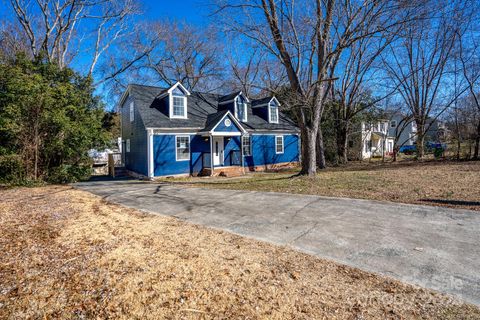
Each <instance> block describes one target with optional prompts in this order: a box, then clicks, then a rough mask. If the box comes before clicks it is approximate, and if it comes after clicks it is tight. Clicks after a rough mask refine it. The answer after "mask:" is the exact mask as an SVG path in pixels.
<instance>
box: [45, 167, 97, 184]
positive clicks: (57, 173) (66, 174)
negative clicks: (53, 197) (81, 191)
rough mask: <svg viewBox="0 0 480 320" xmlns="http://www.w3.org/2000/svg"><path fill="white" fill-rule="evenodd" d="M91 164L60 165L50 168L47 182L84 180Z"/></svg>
mask: <svg viewBox="0 0 480 320" xmlns="http://www.w3.org/2000/svg"><path fill="white" fill-rule="evenodd" d="M91 170H92V169H91V166H89V165H67V164H65V165H61V166H58V167H55V168H51V169H50V172H49V174H48V179H47V180H48V182H51V183H72V182H77V181H80V180H85V179H88V178H89V177H90V174H91Z"/></svg>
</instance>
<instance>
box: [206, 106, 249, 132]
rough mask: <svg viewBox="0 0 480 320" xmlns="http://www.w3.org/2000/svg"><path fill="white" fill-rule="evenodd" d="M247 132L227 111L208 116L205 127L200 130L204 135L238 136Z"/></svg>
mask: <svg viewBox="0 0 480 320" xmlns="http://www.w3.org/2000/svg"><path fill="white" fill-rule="evenodd" d="M246 132H247V131H246V130H245V128H243V126H242V125H241V123H240V122H239V121H238V120H237V119H235V117H234V116H233V115H232V113H231V112H230V111H228V110H223V111H219V112H216V113H214V114H211V115H209V116H208V120H207V125H206V126H205V128H204V129H202V130H201V133H203V134H204V135H207V134H208V135H222V136H238V135H241V134H242V133H246Z"/></svg>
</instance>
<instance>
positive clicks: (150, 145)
mask: <svg viewBox="0 0 480 320" xmlns="http://www.w3.org/2000/svg"><path fill="white" fill-rule="evenodd" d="M147 155H148V178H149V179H153V177H154V175H155V172H154V165H153V129H147Z"/></svg>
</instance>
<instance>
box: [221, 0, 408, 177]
mask: <svg viewBox="0 0 480 320" xmlns="http://www.w3.org/2000/svg"><path fill="white" fill-rule="evenodd" d="M399 9H400V7H399V6H398V3H397V2H395V1H345V2H340V1H339V2H337V1H335V0H326V1H320V0H317V1H312V2H307V3H305V2H302V3H297V2H295V1H289V0H283V1H274V0H251V1H242V2H240V3H237V2H233V1H226V2H224V3H221V4H220V5H219V8H218V10H217V13H219V14H222V13H223V14H225V15H224V16H225V17H226V19H225V22H226V24H227V26H228V27H227V31H230V32H234V33H236V34H238V35H241V36H243V37H246V38H248V39H251V40H252V41H255V42H256V43H258V44H260V45H262V46H263V48H264V49H265V50H266V52H268V53H269V54H270V55H272V56H274V57H276V58H277V59H278V60H279V61H280V62H281V63H282V65H283V67H284V68H285V71H286V74H287V77H288V80H289V84H290V88H291V97H290V99H289V100H290V101H289V105H290V107H291V108H292V113H293V114H294V115H295V117H296V119H297V122H298V125H299V127H300V129H301V134H302V173H303V174H308V175H309V176H315V173H316V168H317V164H318V166H319V167H320V168H324V167H325V157H324V145H323V136H322V131H321V129H320V122H321V120H322V115H323V111H324V109H325V104H326V102H327V100H328V97H329V93H330V88H331V82H332V79H331V77H330V76H331V73H332V70H335V67H334V63H335V61H336V59H337V57H338V55H340V54H341V53H342V51H344V50H346V49H347V48H350V47H351V46H352V44H354V43H355V42H357V41H358V40H359V39H361V38H363V37H366V36H369V35H371V34H379V33H381V32H385V31H386V30H387V29H389V28H390V27H392V26H394V25H398V24H399V23H401V22H402V21H404V16H403V15H401V14H399V11H398V10H399ZM402 9H405V8H404V7H402ZM317 147H318V150H317Z"/></svg>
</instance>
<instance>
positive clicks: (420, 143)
mask: <svg viewBox="0 0 480 320" xmlns="http://www.w3.org/2000/svg"><path fill="white" fill-rule="evenodd" d="M424 143H425V126H424V125H423V123H418V122H417V142H416V146H417V158H418V159H423V157H424V156H425V148H424Z"/></svg>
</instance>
